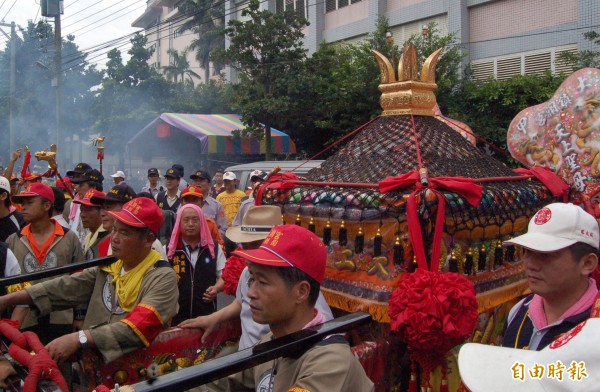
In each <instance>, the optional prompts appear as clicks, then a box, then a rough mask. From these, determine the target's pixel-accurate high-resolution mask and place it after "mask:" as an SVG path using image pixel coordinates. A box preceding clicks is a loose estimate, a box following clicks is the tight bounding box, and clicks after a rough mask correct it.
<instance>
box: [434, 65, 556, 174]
mask: <svg viewBox="0 0 600 392" xmlns="http://www.w3.org/2000/svg"><path fill="white" fill-rule="evenodd" d="M564 79H565V76H564V75H552V74H551V73H550V71H548V72H546V73H545V74H543V75H524V76H523V75H517V76H514V77H512V78H510V79H508V80H495V79H489V80H486V81H476V80H471V79H469V78H468V77H467V78H465V79H463V80H461V81H460V82H459V83H458V84H457V85H456V86H455V89H454V90H453V91H452V94H451V96H450V99H448V103H449V106H448V111H447V113H444V114H445V115H447V116H448V117H451V118H454V119H457V120H460V121H463V122H465V123H466V124H468V125H469V126H470V127H471V129H472V130H473V132H475V134H477V135H478V136H479V137H481V138H483V139H484V140H486V141H487V142H489V143H491V144H493V145H494V146H497V147H499V148H500V149H502V150H503V151H504V152H505V154H502V153H498V152H497V151H494V154H493V155H494V156H495V157H496V158H497V159H499V160H502V161H504V162H506V163H509V164H513V163H514V162H513V161H512V159H511V158H510V157H509V155H508V153H507V152H506V151H507V146H506V135H507V130H508V126H509V125H510V122H511V121H512V119H513V118H514V117H515V116H516V115H517V114H518V113H519V112H520V111H521V110H523V109H525V108H527V107H530V106H534V105H538V104H540V103H543V102H545V101H547V100H548V99H550V98H551V97H552V96H553V95H554V93H555V92H556V89H557V88H558V86H560V84H561V83H562V82H563V81H564ZM478 146H479V147H480V148H483V149H485V150H486V151H488V152H492V151H490V150H489V148H488V147H486V145H485V144H483V143H478Z"/></svg>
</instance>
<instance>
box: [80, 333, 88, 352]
mask: <svg viewBox="0 0 600 392" xmlns="http://www.w3.org/2000/svg"><path fill="white" fill-rule="evenodd" d="M79 344H80V345H81V348H82V349H84V350H85V349H86V348H87V345H88V338H87V336H85V332H83V330H79Z"/></svg>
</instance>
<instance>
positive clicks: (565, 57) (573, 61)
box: [559, 31, 600, 71]
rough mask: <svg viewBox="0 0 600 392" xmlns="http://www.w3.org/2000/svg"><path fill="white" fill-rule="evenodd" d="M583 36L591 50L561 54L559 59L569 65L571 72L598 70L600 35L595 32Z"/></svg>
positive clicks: (599, 66) (599, 63) (599, 65)
mask: <svg viewBox="0 0 600 392" xmlns="http://www.w3.org/2000/svg"><path fill="white" fill-rule="evenodd" d="M583 36H584V37H585V39H586V40H587V41H589V42H590V45H591V46H592V48H593V49H586V50H582V51H581V52H575V53H573V52H563V53H561V54H560V55H559V59H560V60H562V61H564V62H566V63H567V64H569V65H570V66H571V67H572V69H573V71H577V70H578V69H581V68H600V33H598V32H596V31H587V32H585V33H583Z"/></svg>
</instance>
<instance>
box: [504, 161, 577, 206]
mask: <svg viewBox="0 0 600 392" xmlns="http://www.w3.org/2000/svg"><path fill="white" fill-rule="evenodd" d="M513 171H514V172H515V173H519V174H522V175H525V176H535V178H537V179H538V180H539V181H540V182H541V183H542V184H544V185H545V186H546V188H548V190H550V192H551V193H552V195H553V196H556V197H561V196H562V198H563V202H565V203H566V202H567V201H568V200H569V185H568V184H567V183H566V182H565V181H564V180H563V179H562V178H560V177H559V176H557V175H556V174H555V173H554V172H553V171H552V170H550V169H549V168H547V167H541V166H534V167H532V168H531V169H523V168H517V169H513Z"/></svg>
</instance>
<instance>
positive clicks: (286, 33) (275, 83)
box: [212, 0, 308, 159]
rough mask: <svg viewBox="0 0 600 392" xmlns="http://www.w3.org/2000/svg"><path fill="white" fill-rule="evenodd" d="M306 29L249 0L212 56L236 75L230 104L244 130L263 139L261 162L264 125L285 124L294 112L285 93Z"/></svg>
mask: <svg viewBox="0 0 600 392" xmlns="http://www.w3.org/2000/svg"><path fill="white" fill-rule="evenodd" d="M307 25H308V21H307V20H306V19H305V18H304V17H302V16H301V15H300V14H298V13H296V12H295V11H285V12H282V13H275V14H274V13H272V12H270V11H268V10H261V9H260V2H259V1H258V0H250V1H249V3H248V6H247V7H246V8H245V9H244V10H243V11H242V18H241V19H240V20H231V21H230V22H229V26H228V27H227V29H226V30H225V32H226V34H227V36H228V37H229V40H230V45H229V47H228V48H227V49H221V50H217V51H215V53H214V55H213V56H212V59H213V60H215V61H219V62H221V63H223V64H227V65H229V66H231V67H232V68H233V69H235V70H236V71H237V72H238V76H239V83H238V84H236V85H235V86H234V91H235V95H234V101H233V105H234V107H235V108H236V109H237V111H238V112H239V113H240V114H241V116H242V121H243V122H244V124H245V125H246V129H245V132H250V133H252V134H254V135H256V136H257V137H260V138H262V137H263V134H264V135H266V146H267V157H266V158H267V159H270V158H269V157H270V127H271V126H272V125H273V124H277V123H285V119H286V117H288V116H290V114H291V113H293V112H294V111H295V110H296V102H295V101H294V100H293V99H291V97H292V96H294V92H293V91H290V89H291V88H293V86H294V83H293V82H292V79H293V78H294V77H295V75H297V74H298V72H300V70H301V67H302V64H303V62H304V60H305V58H306V50H305V49H304V48H303V46H302V38H303V37H304V34H303V32H302V29H303V28H304V27H306V26H307ZM261 124H263V125H264V126H265V128H263V127H262V126H261ZM265 129H266V133H265V132H264V131H265Z"/></svg>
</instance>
